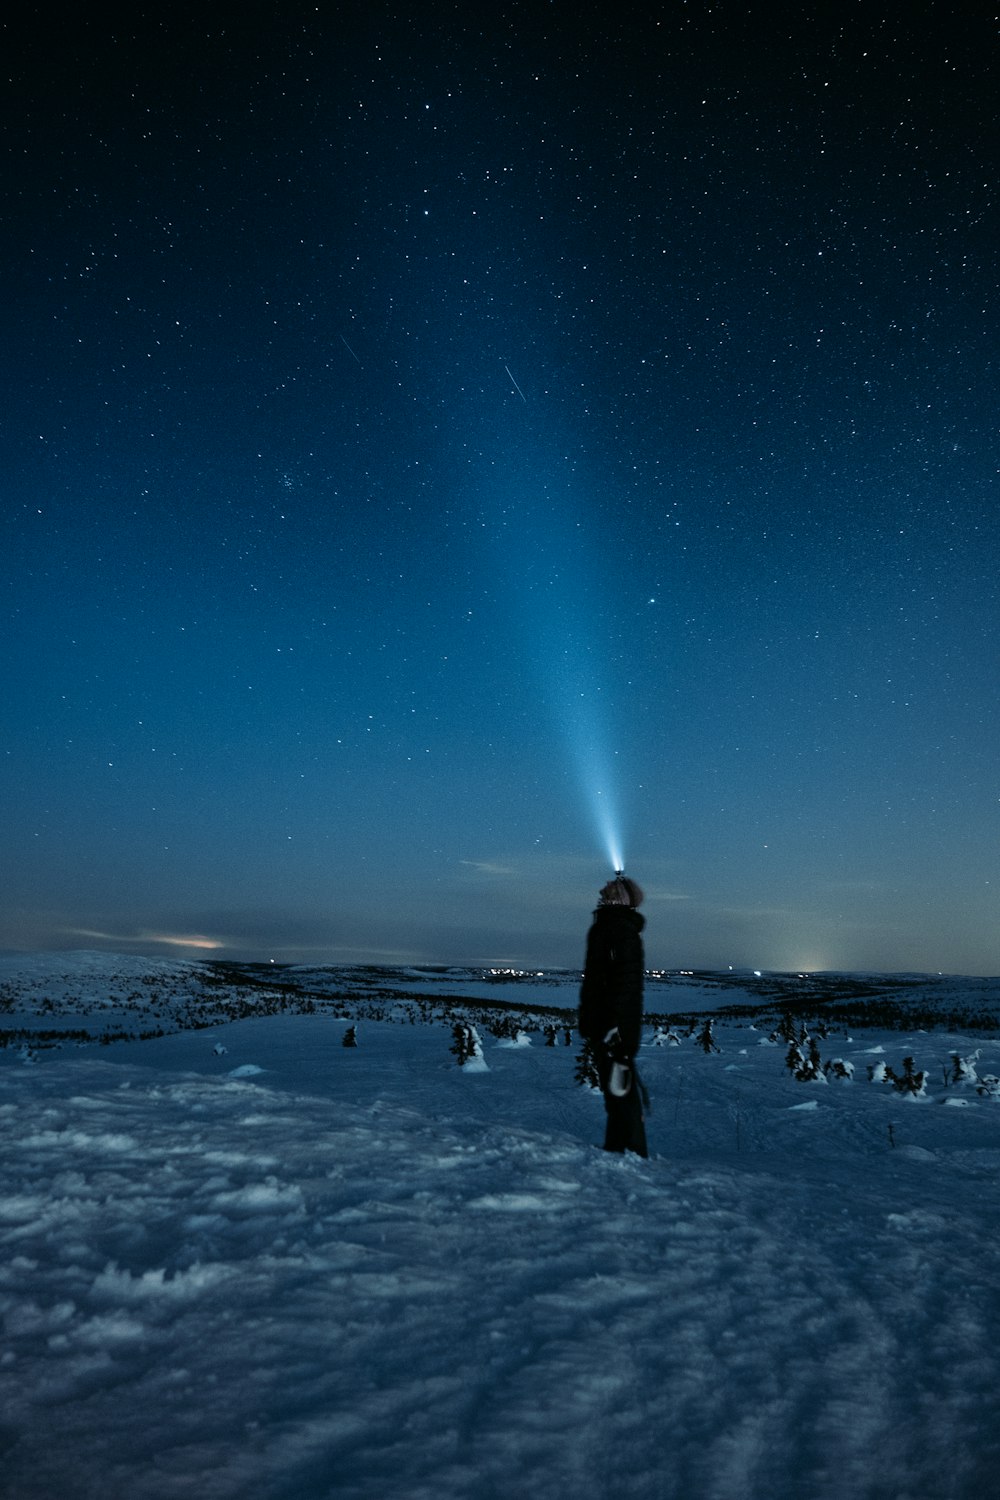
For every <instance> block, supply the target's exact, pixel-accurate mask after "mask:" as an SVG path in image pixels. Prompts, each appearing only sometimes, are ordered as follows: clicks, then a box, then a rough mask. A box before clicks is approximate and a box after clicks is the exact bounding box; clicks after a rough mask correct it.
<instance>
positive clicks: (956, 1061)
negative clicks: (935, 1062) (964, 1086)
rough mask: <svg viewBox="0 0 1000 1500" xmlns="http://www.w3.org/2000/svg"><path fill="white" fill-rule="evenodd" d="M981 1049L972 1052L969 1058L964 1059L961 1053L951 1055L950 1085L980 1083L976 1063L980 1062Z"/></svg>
mask: <svg viewBox="0 0 1000 1500" xmlns="http://www.w3.org/2000/svg"><path fill="white" fill-rule="evenodd" d="M981 1051H982V1048H981V1047H977V1048H976V1050H975V1052H970V1053H969V1056H968V1057H963V1056H962V1055H961V1053H960V1052H953V1053H952V1054H951V1070H950V1072H949V1074H948V1082H949V1083H978V1082H979V1075H978V1074H977V1072H976V1063H977V1062H978V1061H979V1054H980V1052H981Z"/></svg>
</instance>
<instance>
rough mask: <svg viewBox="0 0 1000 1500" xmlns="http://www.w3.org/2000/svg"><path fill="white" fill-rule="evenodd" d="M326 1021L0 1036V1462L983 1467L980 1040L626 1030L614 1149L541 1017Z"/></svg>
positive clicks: (379, 1492)
mask: <svg viewBox="0 0 1000 1500" xmlns="http://www.w3.org/2000/svg"><path fill="white" fill-rule="evenodd" d="M344 1029H345V1027H344V1023H343V1022H342V1021H337V1020H333V1019H331V1018H330V1017H329V1016H319V1015H317V1016H289V1017H281V1016H272V1017H268V1018H266V1019H261V1020H248V1021H240V1022H235V1023H233V1024H232V1025H230V1026H226V1027H223V1026H220V1027H217V1028H214V1029H211V1030H206V1031H201V1032H187V1033H184V1034H180V1035H173V1036H167V1037H164V1038H162V1039H158V1040H153V1041H148V1042H144V1043H123V1044H120V1045H118V1046H111V1047H106V1048H98V1047H89V1048H80V1049H70V1048H62V1049H60V1050H58V1051H54V1052H50V1053H45V1054H43V1055H41V1057H40V1060H39V1061H38V1062H37V1063H35V1064H32V1065H25V1064H24V1063H23V1062H20V1061H19V1060H18V1058H17V1056H16V1055H15V1053H14V1050H13V1049H8V1051H7V1053H5V1054H2V1055H0V1089H2V1094H0V1101H2V1102H0V1121H2V1125H3V1130H4V1149H3V1152H2V1155H0V1190H2V1198H0V1243H2V1258H0V1324H2V1330H3V1338H2V1345H0V1494H2V1495H3V1496H4V1497H10V1500H54V1497H67V1500H68V1497H72V1500H126V1497H127V1500H136V1497H142V1500H174V1497H185V1500H186V1497H189V1496H192V1495H197V1496H199V1497H200V1500H232V1497H246V1500H250V1497H253V1500H279V1497H280V1500H326V1497H329V1500H375V1497H379V1500H390V1497H399V1500H431V1497H434V1500H458V1497H462V1500H471V1497H473V1496H475V1497H477V1500H478V1497H483V1500H488V1497H496V1500H500V1497H503V1500H508V1497H512V1496H518V1497H532V1500H533V1497H538V1500H543V1497H544V1500H578V1497H579V1496H581V1495H586V1496H588V1497H606V1500H618V1497H636V1500H674V1497H676V1500H758V1497H759V1500H824V1497H838V1500H839V1497H843V1500H916V1497H917V1496H921V1497H933V1500H964V1497H970V1500H971V1497H973V1496H975V1497H977V1500H978V1497H979V1496H981V1495H982V1494H985V1493H988V1492H991V1490H992V1487H993V1481H994V1480H995V1475H996V1472H997V1464H998V1461H1000V1395H998V1392H1000V1370H998V1357H997V1332H996V1330H997V1326H998V1321H997V1314H998V1310H1000V1308H998V1294H1000V1234H998V1229H1000V1207H998V1204H997V1195H996V1190H995V1184H996V1177H997V1166H998V1162H1000V1154H998V1153H1000V1107H998V1105H997V1104H996V1103H995V1102H993V1101H991V1100H988V1099H984V1098H982V1097H981V1096H979V1095H978V1094H977V1093H976V1091H975V1089H974V1088H972V1087H969V1086H962V1087H960V1088H948V1087H946V1086H945V1084H944V1081H943V1074H944V1069H943V1064H944V1063H946V1062H947V1059H948V1056H949V1052H950V1051H951V1050H952V1049H953V1048H955V1047H961V1048H962V1049H964V1050H968V1051H971V1050H973V1049H974V1048H975V1047H980V1048H982V1055H981V1057H980V1059H979V1064H978V1066H979V1070H980V1073H985V1072H993V1073H1000V1056H998V1053H1000V1044H998V1041H997V1040H996V1039H995V1038H991V1037H990V1036H986V1037H982V1036H980V1037H975V1038H969V1037H960V1038H956V1037H953V1036H950V1035H944V1034H940V1035H938V1034H934V1033H929V1034H927V1033H925V1034H923V1035H920V1036H910V1037H906V1036H900V1035H895V1034H891V1033H880V1034H878V1035H877V1036H873V1034H872V1033H871V1032H867V1033H865V1034H860V1033H859V1034H857V1035H856V1036H855V1037H854V1038H853V1040H848V1039H847V1038H845V1037H843V1036H841V1037H839V1038H837V1039H836V1042H835V1043H834V1041H833V1040H832V1039H831V1041H830V1042H829V1043H824V1051H825V1052H827V1053H829V1055H837V1056H841V1057H845V1058H849V1059H851V1060H853V1061H854V1062H855V1066H856V1081H855V1082H854V1083H853V1084H833V1083H831V1084H828V1085H822V1086H819V1085H802V1084H799V1083H796V1082H795V1081H794V1080H792V1079H791V1078H790V1076H789V1074H788V1073H787V1071H786V1070H785V1068H784V1066H783V1052H782V1050H781V1048H780V1047H774V1046H769V1045H762V1043H765V1042H766V1038H765V1037H763V1036H762V1035H761V1034H760V1033H757V1032H754V1031H752V1030H751V1029H750V1028H748V1027H746V1026H742V1027H738V1026H736V1025H735V1024H730V1025H723V1024H720V1025H719V1026H717V1028H716V1040H717V1042H718V1044H719V1046H720V1048H721V1051H720V1053H719V1054H718V1055H712V1056H705V1055H704V1054H702V1053H701V1052H699V1051H698V1050H697V1049H696V1048H695V1046H694V1044H693V1042H692V1041H691V1040H690V1039H685V1041H684V1042H683V1045H682V1046H679V1047H658V1048H651V1047H650V1048H647V1050H646V1052H645V1054H644V1062H645V1068H644V1072H645V1077H646V1080H647V1083H648V1085H649V1087H650V1090H651V1093H652V1096H653V1104H654V1112H653V1115H652V1117H651V1118H650V1121H649V1134H650V1141H651V1148H652V1150H653V1153H654V1154H653V1158H652V1159H651V1160H650V1161H649V1162H640V1161H638V1160H637V1159H634V1158H630V1157H627V1158H616V1157H609V1156H606V1155H605V1154H604V1153H603V1152H602V1151H600V1150H599V1149H597V1146H596V1143H597V1142H599V1140H600V1138H601V1132H602V1108H601V1104H600V1100H599V1098H597V1097H596V1096H594V1095H592V1094H591V1093H589V1092H588V1091H586V1090H583V1089H580V1088H578V1087H575V1086H574V1085H573V1081H572V1074H573V1058H574V1054H575V1051H576V1049H575V1048H567V1047H563V1046H560V1047H555V1048H552V1047H545V1046H544V1045H543V1044H542V1042H543V1039H542V1037H541V1036H540V1035H539V1034H536V1035H534V1036H533V1037H532V1038H531V1044H530V1045H524V1044H523V1042H522V1044H521V1045H519V1046H510V1045H509V1044H508V1045H506V1046H502V1045H500V1044H499V1043H498V1042H497V1041H496V1040H495V1039H494V1038H492V1037H490V1036H488V1035H487V1034H486V1033H485V1032H484V1033H483V1042H484V1047H485V1052H486V1058H487V1061H488V1065H489V1071H488V1072H483V1073H478V1074H471V1075H470V1074H469V1073H467V1072H466V1071H465V1070H459V1069H458V1068H457V1067H455V1065H454V1060H453V1059H452V1058H451V1057H450V1055H449V1050H448V1049H449V1045H450V1040H451V1038H450V1033H449V1031H448V1028H447V1027H446V1026H442V1025H440V1024H425V1025H413V1024H411V1025H394V1024H391V1023H389V1022H370V1021H364V1020H361V1022H360V1023H359V1026H358V1040H359V1045H358V1047H357V1048H356V1049H349V1048H344V1047H342V1046H341V1037H342V1035H343V1032H344ZM873 1046H882V1047H883V1048H884V1053H883V1054H882V1055H883V1056H884V1057H885V1059H886V1060H887V1061H889V1062H891V1063H893V1064H894V1065H896V1066H897V1067H898V1064H899V1062H900V1060H901V1058H902V1057H903V1056H904V1055H909V1054H910V1053H913V1054H915V1057H916V1063H917V1065H918V1066H926V1067H928V1069H929V1071H930V1073H931V1076H932V1079H933V1086H932V1087H931V1089H930V1090H929V1093H928V1098H927V1100H926V1101H910V1100H906V1099H903V1098H901V1097H900V1096H899V1095H895V1094H893V1093H892V1092H891V1091H890V1090H887V1089H886V1087H885V1086H884V1085H878V1086H875V1085H871V1084H869V1083H868V1082H867V1081H866V1068H865V1057H866V1055H870V1051H871V1049H872V1047H873ZM223 1049H224V1050H223ZM959 1099H961V1100H962V1101H963V1102H964V1103H965V1105H966V1107H965V1108H961V1109H955V1108H942V1107H941V1106H942V1105H945V1104H950V1103H952V1102H953V1101H957V1100H959ZM803 1104H808V1105H811V1106H813V1107H812V1108H810V1109H805V1110H804V1109H802V1108H801V1107H800V1106H802V1105H803ZM890 1125H891V1126H892V1138H893V1140H894V1141H895V1145H890V1131H889V1127H890Z"/></svg>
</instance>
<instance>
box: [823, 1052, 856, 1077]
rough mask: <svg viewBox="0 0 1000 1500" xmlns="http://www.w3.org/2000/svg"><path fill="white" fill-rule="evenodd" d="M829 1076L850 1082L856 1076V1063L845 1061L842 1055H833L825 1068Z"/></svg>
mask: <svg viewBox="0 0 1000 1500" xmlns="http://www.w3.org/2000/svg"><path fill="white" fill-rule="evenodd" d="M823 1072H824V1073H825V1074H826V1076H827V1078H837V1079H840V1080H841V1081H842V1082H843V1083H850V1082H851V1081H852V1079H853V1078H854V1064H853V1063H852V1062H847V1061H845V1059H844V1058H842V1057H833V1058H831V1059H830V1061H829V1062H828V1063H826V1065H825V1066H824V1068H823Z"/></svg>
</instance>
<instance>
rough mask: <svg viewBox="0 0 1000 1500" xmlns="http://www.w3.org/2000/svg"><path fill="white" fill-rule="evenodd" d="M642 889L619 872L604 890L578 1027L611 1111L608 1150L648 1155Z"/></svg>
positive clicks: (593, 929) (591, 939)
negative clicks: (640, 1071)
mask: <svg viewBox="0 0 1000 1500" xmlns="http://www.w3.org/2000/svg"><path fill="white" fill-rule="evenodd" d="M641 904H642V891H641V889H640V888H639V886H638V885H636V883H635V881H634V880H630V879H629V878H628V876H627V875H623V874H622V873H621V871H619V872H618V873H617V874H616V875H615V878H614V879H613V880H609V881H608V883H607V885H606V886H605V887H604V888H603V890H602V891H601V897H600V903H599V905H598V907H597V910H596V911H595V912H594V920H593V923H592V925H591V928H590V931H589V932H588V934H587V957H586V960H585V963H584V970H583V983H582V984H581V985H580V1010H579V1015H578V1021H577V1024H578V1026H579V1030H580V1035H581V1036H582V1037H583V1038H584V1040H585V1041H587V1042H589V1043H590V1045H591V1048H592V1049H593V1053H594V1058H595V1061H596V1063H597V1074H598V1078H599V1079H600V1083H601V1091H602V1092H603V1094H604V1107H605V1109H606V1110H607V1116H608V1120H607V1131H606V1133H605V1137H604V1149H605V1151H634V1152H635V1153H636V1155H637V1156H648V1154H649V1153H648V1151H647V1149H646V1126H645V1123H644V1120H643V1110H642V1091H641V1088H640V1085H639V1080H638V1076H637V1074H636V1069H635V1055H636V1053H637V1052H638V1050H639V1043H640V1041H641V1038H642V989H643V978H644V965H645V956H644V953H643V947H642V929H643V928H644V927H645V925H646V919H645V917H643V916H641V915H640V913H639V912H638V910H637V907H639V906H640V905H641Z"/></svg>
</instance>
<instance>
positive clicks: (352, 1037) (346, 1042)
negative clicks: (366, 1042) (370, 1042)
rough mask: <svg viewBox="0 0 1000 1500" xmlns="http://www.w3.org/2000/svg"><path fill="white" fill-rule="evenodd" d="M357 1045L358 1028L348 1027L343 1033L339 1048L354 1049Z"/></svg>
mask: <svg viewBox="0 0 1000 1500" xmlns="http://www.w3.org/2000/svg"><path fill="white" fill-rule="evenodd" d="M357 1045H358V1028H357V1026H348V1028H347V1030H346V1031H345V1032H344V1035H343V1039H342V1041H341V1046H342V1047H356V1046H357Z"/></svg>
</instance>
